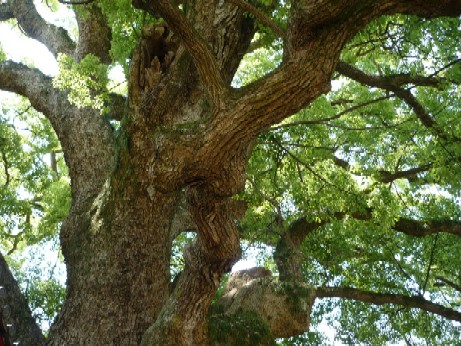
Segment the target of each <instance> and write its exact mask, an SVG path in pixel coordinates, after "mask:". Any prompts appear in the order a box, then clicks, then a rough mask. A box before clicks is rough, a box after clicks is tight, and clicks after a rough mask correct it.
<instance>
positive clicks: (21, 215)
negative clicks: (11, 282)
mask: <svg viewBox="0 0 461 346" xmlns="http://www.w3.org/2000/svg"><path fill="white" fill-rule="evenodd" d="M9 99H10V101H9V102H5V103H4V104H3V106H2V108H1V110H0V111H1V113H0V155H1V160H0V249H1V251H2V253H8V254H12V256H10V257H9V260H10V264H11V267H12V270H13V272H14V274H15V276H16V277H17V278H18V280H19V282H20V283H21V287H22V288H23V289H24V291H25V293H26V296H27V297H28V298H29V302H30V304H31V308H32V310H33V311H34V312H35V315H36V317H37V318H38V320H39V321H40V322H41V324H42V326H44V328H47V326H49V324H50V323H51V321H52V320H53V318H54V316H55V314H56V312H57V311H58V309H59V307H60V305H61V303H62V301H63V298H64V292H65V288H64V282H63V280H62V279H63V274H62V273H61V274H60V276H56V275H55V274H54V271H53V269H50V267H49V266H46V265H45V263H47V261H44V260H43V256H44V254H43V253H42V254H41V255H39V253H40V249H41V248H43V246H44V244H46V243H47V242H49V241H51V240H52V239H54V241H56V234H57V231H58V229H59V227H60V224H61V222H62V221H63V220H64V218H65V217H66V216H67V214H68V211H69V207H70V186H69V179H68V177H67V167H66V165H65V163H64V160H63V158H62V153H61V151H60V144H59V141H58V139H57V138H56V135H55V134H54V131H53V129H52V128H51V126H50V124H49V122H48V121H47V120H46V119H45V118H44V117H43V116H42V115H41V114H39V113H37V112H36V111H34V110H33V109H32V108H31V106H30V104H29V103H28V102H26V101H24V100H22V99H19V98H13V97H12V96H10V97H9ZM5 100H6V98H5ZM9 103H10V104H9ZM10 106H11V107H10ZM13 106H14V108H13ZM51 156H53V157H55V158H56V163H55V165H52V164H51V160H50V157H51ZM35 245H36V246H37V247H38V249H36V250H35V251H36V254H35V255H31V253H30V251H31V249H32V247H33V246H35ZM15 250H16V251H15ZM18 250H20V252H18ZM48 251H50V250H48ZM54 251H56V249H55V250H54ZM40 256H41V257H42V259H41V260H40ZM40 264H42V265H43V266H40ZM52 268H54V266H53V267H52ZM45 271H46V272H49V275H45V276H44V273H45Z"/></svg>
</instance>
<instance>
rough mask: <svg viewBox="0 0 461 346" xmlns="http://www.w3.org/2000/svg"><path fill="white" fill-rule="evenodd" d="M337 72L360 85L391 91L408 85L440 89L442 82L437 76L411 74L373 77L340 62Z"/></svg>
mask: <svg viewBox="0 0 461 346" xmlns="http://www.w3.org/2000/svg"><path fill="white" fill-rule="evenodd" d="M336 71H338V72H339V73H341V74H342V75H345V76H347V77H349V78H351V79H353V80H356V81H358V82H360V83H363V84H366V85H369V86H373V87H378V88H381V89H388V90H391V89H393V88H396V87H401V86H404V85H407V84H413V85H418V86H428V87H438V86H439V85H440V83H441V82H442V79H441V78H437V77H435V76H412V75H410V74H405V73H399V74H394V75H390V76H384V77H381V76H373V75H369V74H366V73H365V72H363V71H361V70H359V69H357V68H356V67H354V66H352V65H350V64H347V63H345V62H342V61H340V62H339V63H338V65H337V66H336Z"/></svg>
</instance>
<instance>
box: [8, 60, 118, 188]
mask: <svg viewBox="0 0 461 346" xmlns="http://www.w3.org/2000/svg"><path fill="white" fill-rule="evenodd" d="M0 89H2V90H5V91H11V92H14V93H16V94H19V95H22V96H25V97H27V98H28V99H29V101H30V103H31V105H32V106H33V107H34V108H35V109H36V110H38V111H39V112H42V113H43V114H44V115H45V116H46V117H47V118H48V120H49V121H50V123H51V125H52V126H53V129H54V130H55V132H56V134H57V136H58V138H59V140H60V142H61V145H62V148H63V152H64V157H65V160H66V164H67V165H68V167H69V174H70V177H71V179H72V195H73V197H77V195H76V194H79V195H81V194H83V195H86V194H90V195H92V194H94V193H96V192H97V191H99V188H100V187H101V185H102V184H103V183H104V181H105V179H106V177H107V174H108V172H110V171H111V169H112V167H113V162H114V161H113V160H114V158H115V152H114V150H115V149H114V143H113V141H114V138H113V133H112V129H111V127H110V125H109V124H108V122H107V120H106V119H104V118H103V117H101V116H100V115H99V113H98V112H97V111H96V110H93V109H90V108H83V109H78V108H76V107H75V106H73V105H71V104H70V103H69V101H68V100H67V95H66V94H65V93H64V92H61V91H59V90H56V89H54V88H53V84H52V79H51V78H50V77H47V76H45V75H44V74H43V73H42V72H40V71H39V70H38V69H34V68H29V67H27V66H25V65H23V64H20V63H15V62H11V61H5V62H2V63H0Z"/></svg>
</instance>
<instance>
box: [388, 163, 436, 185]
mask: <svg viewBox="0 0 461 346" xmlns="http://www.w3.org/2000/svg"><path fill="white" fill-rule="evenodd" d="M431 167H432V164H431V163H428V164H425V165H422V166H419V167H415V168H410V169H407V170H403V171H396V172H388V171H380V174H381V177H380V181H381V182H382V183H384V184H386V183H391V182H393V181H394V180H397V179H403V178H405V179H408V180H409V181H413V180H416V178H417V175H418V173H422V172H427V171H428V170H429V169H430V168H431Z"/></svg>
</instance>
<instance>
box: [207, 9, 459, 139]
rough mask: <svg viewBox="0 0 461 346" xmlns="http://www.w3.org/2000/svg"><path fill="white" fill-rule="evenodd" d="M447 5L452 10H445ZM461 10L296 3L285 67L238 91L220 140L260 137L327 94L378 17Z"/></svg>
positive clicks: (218, 124) (222, 122) (225, 117)
mask: <svg viewBox="0 0 461 346" xmlns="http://www.w3.org/2000/svg"><path fill="white" fill-rule="evenodd" d="M447 6H449V7H450V8H451V10H452V11H447ZM429 7H430V8H431V12H430V13H429V12H428V8H429ZM460 7H461V5H460V4H459V0H457V1H454V0H453V1H442V3H441V2H439V1H435V0H434V1H429V2H426V3H422V2H421V1H410V2H409V1H393V0H388V1H381V2H379V4H378V3H376V2H375V1H352V2H351V1H346V0H343V1H334V2H332V1H322V0H318V1H299V2H296V3H294V4H293V6H292V9H291V11H292V13H291V17H292V18H291V21H290V26H289V28H288V32H287V38H286V41H285V59H284V62H283V64H282V65H281V67H280V68H279V69H278V70H276V71H274V72H273V73H271V74H269V75H267V76H266V77H264V78H262V79H261V80H258V81H256V82H255V83H253V84H251V85H249V86H247V87H245V88H244V89H243V90H242V91H241V93H240V92H239V95H241V98H240V99H238V102H237V104H236V106H235V109H234V111H235V112H229V113H227V112H226V113H225V114H222V116H220V117H219V119H216V127H220V128H222V129H226V131H225V133H222V134H220V137H219V136H217V137H219V138H220V139H221V142H224V143H225V142H226V137H227V136H229V137H231V136H233V137H236V136H240V137H246V138H248V137H251V136H256V135H257V134H259V133H260V132H262V131H264V130H266V129H267V128H268V127H269V126H270V125H272V124H275V123H278V122H280V121H281V120H283V119H284V118H286V117H287V116H290V115H292V114H294V113H295V112H297V111H299V110H300V109H302V108H303V107H305V106H306V105H308V104H309V103H310V102H311V101H312V100H314V99H315V98H316V97H318V96H319V95H321V94H322V93H325V92H327V91H329V89H330V79H331V74H332V73H333V71H334V69H335V68H336V64H337V61H338V58H339V54H340V51H341V49H342V47H343V45H344V44H345V42H346V41H347V40H349V39H350V38H351V37H353V36H354V35H355V34H356V33H357V32H358V31H359V30H361V29H362V28H363V27H364V26H365V25H366V24H368V23H369V22H370V21H372V20H373V19H375V18H377V17H379V16H380V15H384V14H396V13H402V12H403V13H412V14H417V15H421V16H430V17H434V16H441V15H450V16H457V15H458V14H459V12H460V11H461V8H460ZM322 9H324V10H322ZM455 10H456V11H455ZM325 42H328V44H325ZM407 80H408V77H404V76H398V82H399V83H402V82H405V81H407ZM419 82H421V81H419ZM217 131H219V130H218V129H217ZM219 132H221V131H219ZM212 145H213V146H217V147H220V144H219V143H215V142H213V143H212Z"/></svg>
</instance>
